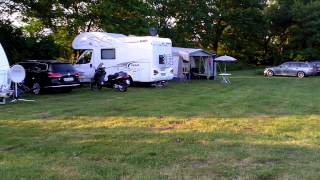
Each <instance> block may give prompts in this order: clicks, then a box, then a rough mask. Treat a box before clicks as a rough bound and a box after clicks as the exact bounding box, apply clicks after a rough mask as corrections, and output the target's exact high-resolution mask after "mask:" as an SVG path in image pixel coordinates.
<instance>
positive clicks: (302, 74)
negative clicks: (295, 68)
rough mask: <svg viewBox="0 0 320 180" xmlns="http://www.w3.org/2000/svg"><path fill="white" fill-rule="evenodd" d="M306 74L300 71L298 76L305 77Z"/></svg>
mask: <svg viewBox="0 0 320 180" xmlns="http://www.w3.org/2000/svg"><path fill="white" fill-rule="evenodd" d="M304 76H305V74H304V72H302V71H300V72H298V73H297V77H298V78H303V77H304Z"/></svg>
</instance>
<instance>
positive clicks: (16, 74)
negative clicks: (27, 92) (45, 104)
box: [10, 65, 34, 102]
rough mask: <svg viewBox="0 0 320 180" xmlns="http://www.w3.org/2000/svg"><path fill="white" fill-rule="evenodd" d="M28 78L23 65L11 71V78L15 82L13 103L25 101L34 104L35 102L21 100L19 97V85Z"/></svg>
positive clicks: (13, 67)
mask: <svg viewBox="0 0 320 180" xmlns="http://www.w3.org/2000/svg"><path fill="white" fill-rule="evenodd" d="M25 77H26V71H25V69H24V68H23V67H22V66H21V65H14V66H12V68H11V69H10V78H11V81H13V82H14V93H13V100H12V101H11V102H17V101H25V102H33V101H34V100H28V99H20V98H19V95H18V83H22V82H23V80H24V79H25Z"/></svg>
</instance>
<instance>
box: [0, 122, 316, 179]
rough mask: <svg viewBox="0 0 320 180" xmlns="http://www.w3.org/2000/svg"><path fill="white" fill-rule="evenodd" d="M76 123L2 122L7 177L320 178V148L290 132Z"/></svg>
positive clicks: (1, 165) (0, 164) (0, 162)
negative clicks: (83, 125)
mask: <svg viewBox="0 0 320 180" xmlns="http://www.w3.org/2000/svg"><path fill="white" fill-rule="evenodd" d="M69 126H70V127H69ZM69 126H66V125H65V124H63V123H62V124H61V123H59V122H56V126H48V125H45V124H41V125H39V124H38V125H37V124H36V123H35V124H33V126H31V125H30V126H25V125H18V124H16V125H12V124H11V125H4V124H2V125H1V127H0V129H1V131H0V132H1V137H2V139H1V140H0V144H1V145H0V152H1V153H0V154H1V155H0V174H1V175H2V177H3V178H5V179H11V178H12V177H16V178H44V177H49V178H50V177H51V178H67V179H69V178H72V179H73V178H74V179H78V178H113V179H119V178H130V179H131V178H138V179H139V178H142V177H148V178H172V179H175V178H186V179H194V178H204V179H206V178H213V177H216V178H219V177H220V178H250V179H252V178H253V179H272V178H280V179H282V178H289V179H292V178H293V179H301V178H302V179H316V178H317V177H319V176H320V174H319V170H320V168H319V167H320V166H319V164H320V152H319V147H318V146H317V145H319V144H313V145H310V144H308V143H307V142H304V140H305V139H304V137H300V136H298V135H297V134H296V135H291V136H288V135H285V133H284V134H283V131H280V132H276V133H273V134H272V133H271V131H270V132H269V133H265V132H262V133H259V132H255V131H244V132H243V131H242V130H237V129H235V127H233V128H232V129H228V128H221V129H217V130H215V131H214V130H208V132H200V131H201V130H202V131H205V129H201V128H199V127H198V128H194V129H193V130H192V129H191V130H186V131H184V130H183V129H180V130H179V128H171V129H170V128H165V126H162V127H148V128H146V127H140V128H139V127H137V126H136V127H134V126H132V127H112V126H110V127H104V128H101V127H100V128H99V127H95V126H94V124H92V126H93V127H91V128H90V127H86V126H85V127H83V128H80V127H75V128H72V127H71V126H72V125H71V124H70V125H69ZM221 127H223V126H221ZM202 128H205V127H202ZM261 128H262V127H261ZM243 130H245V128H244V129H243ZM317 137H319V136H314V137H309V139H313V140H317V139H316V138H317ZM318 140H319V139H318ZM58 167H60V168H58ZM64 169H65V170H64ZM35 172H36V173H35Z"/></svg>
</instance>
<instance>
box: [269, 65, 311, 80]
mask: <svg viewBox="0 0 320 180" xmlns="http://www.w3.org/2000/svg"><path fill="white" fill-rule="evenodd" d="M315 74H316V68H315V67H314V66H313V65H312V64H311V63H309V62H286V63H283V64H281V65H279V66H275V67H270V68H266V69H265V70H264V75H265V76H274V75H276V76H297V77H299V78H303V77H305V76H312V75H315Z"/></svg>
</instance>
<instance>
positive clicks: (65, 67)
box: [49, 63, 76, 73]
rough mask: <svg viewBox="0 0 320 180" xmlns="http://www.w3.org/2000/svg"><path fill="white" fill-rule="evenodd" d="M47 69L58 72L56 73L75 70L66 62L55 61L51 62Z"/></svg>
mask: <svg viewBox="0 0 320 180" xmlns="http://www.w3.org/2000/svg"><path fill="white" fill-rule="evenodd" d="M49 71H51V72H58V73H70V72H75V71H76V70H75V68H74V67H73V66H72V65H71V64H68V63H57V64H51V65H50V67H49Z"/></svg>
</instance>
